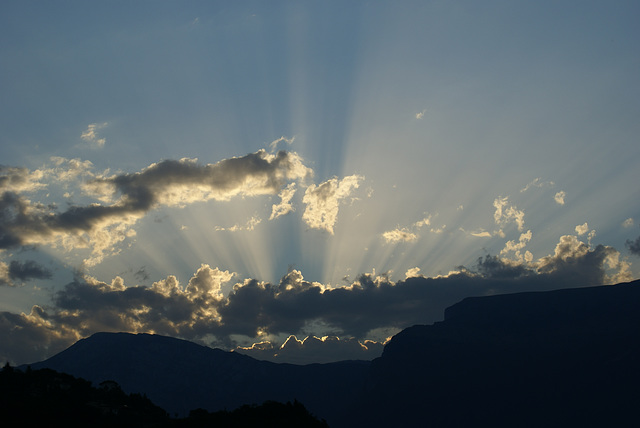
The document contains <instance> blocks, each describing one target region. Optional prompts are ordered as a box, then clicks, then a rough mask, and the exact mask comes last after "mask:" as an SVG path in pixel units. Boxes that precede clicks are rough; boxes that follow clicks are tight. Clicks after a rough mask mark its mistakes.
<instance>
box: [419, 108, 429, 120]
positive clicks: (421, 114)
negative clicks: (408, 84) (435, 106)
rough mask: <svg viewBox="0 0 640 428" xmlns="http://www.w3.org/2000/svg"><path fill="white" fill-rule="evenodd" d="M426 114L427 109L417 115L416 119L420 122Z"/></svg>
mask: <svg viewBox="0 0 640 428" xmlns="http://www.w3.org/2000/svg"><path fill="white" fill-rule="evenodd" d="M426 112H427V109H424V110H422V111H421V112H418V113H416V119H418V120H420V119H422V118H424V115H425V113H426Z"/></svg>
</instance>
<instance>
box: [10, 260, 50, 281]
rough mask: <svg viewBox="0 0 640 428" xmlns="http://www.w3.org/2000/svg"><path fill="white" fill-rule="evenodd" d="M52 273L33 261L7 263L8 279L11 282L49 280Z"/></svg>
mask: <svg viewBox="0 0 640 428" xmlns="http://www.w3.org/2000/svg"><path fill="white" fill-rule="evenodd" d="M52 276H53V274H52V272H51V271H50V270H48V269H46V268H45V267H43V266H41V265H39V264H38V263H36V262H35V261H33V260H27V261H25V262H20V261H17V260H12V261H11V263H9V278H11V279H12V280H16V279H17V280H20V281H26V280H28V279H32V278H33V279H49V278H51V277H52Z"/></svg>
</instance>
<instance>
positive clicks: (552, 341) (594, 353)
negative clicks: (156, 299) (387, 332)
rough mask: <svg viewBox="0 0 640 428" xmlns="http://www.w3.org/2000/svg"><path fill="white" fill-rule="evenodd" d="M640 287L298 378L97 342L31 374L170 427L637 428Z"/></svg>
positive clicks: (560, 297) (428, 336)
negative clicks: (272, 412) (266, 409)
mask: <svg viewBox="0 0 640 428" xmlns="http://www.w3.org/2000/svg"><path fill="white" fill-rule="evenodd" d="M639 309H640V281H634V282H631V283H626V284H618V285H613V286H599V287H586V288H574V289H563V290H557V291H547V292H532V293H517V294H507V295H496V296H487V297H474V298H467V299H464V300H462V301H461V302H459V303H457V304H455V305H453V306H451V307H449V308H448V309H447V310H446V312H445V319H444V321H442V322H438V323H435V324H433V325H419V326H413V327H410V328H407V329H405V330H403V331H402V332H400V333H399V334H397V335H396V336H394V337H393V338H392V339H391V341H390V342H389V343H388V344H387V345H386V346H385V349H384V352H383V355H382V356H381V357H380V358H377V359H376V360H374V361H373V362H366V361H344V362H339V363H330V364H311V365H305V366H298V365H292V364H276V363H270V362H265V361H258V360H255V359H253V358H251V357H248V356H244V355H241V354H238V353H233V352H225V351H222V350H218V349H211V348H208V347H204V346H200V345H197V344H194V343H191V342H188V341H184V340H180V339H174V338H169V337H163V336H156V335H149V334H137V335H134V334H128V333H98V334H94V335H93V336H91V337H89V338H87V339H83V340H80V341H79V342H77V343H76V344H74V345H73V346H71V347H70V348H68V349H67V350H65V351H63V352H61V353H59V354H57V355H55V356H53V357H51V358H49V359H48V360H45V361H43V362H40V363H36V364H32V365H31V366H32V368H34V369H38V368H44V367H46V368H51V369H54V370H57V371H60V372H65V373H69V374H72V375H74V376H77V377H81V378H84V379H87V380H90V381H92V382H93V383H94V384H99V383H100V382H103V381H105V380H114V381H116V382H117V383H118V384H119V385H120V386H121V387H122V389H123V390H124V391H126V392H127V393H144V394H146V396H147V397H148V398H149V399H150V400H151V401H152V402H153V403H154V404H156V405H159V406H161V407H162V408H164V409H165V410H167V411H168V412H169V413H170V414H179V415H185V414H187V413H188V412H189V411H190V410H193V409H198V408H202V409H206V410H208V411H215V410H222V409H234V408H237V407H239V406H241V405H243V404H252V403H255V404H259V403H263V402H265V401H269V400H273V401H279V402H286V401H294V400H298V401H299V402H301V403H303V404H304V406H305V407H306V408H307V409H309V411H310V412H311V413H313V414H314V415H316V416H318V417H320V418H324V419H326V421H327V422H328V423H329V425H330V426H331V427H342V426H344V427H346V426H374V427H375V426H389V425H393V426H408V427H411V426H416V427H421V426H429V427H463V426H464V427H467V426H476V427H477V426H492V427H501V426H505V427H506V426H519V427H523V426H545V427H550V426H563V427H566V426H631V425H633V424H631V422H632V421H635V420H636V419H637V410H636V409H637V403H639V402H640V386H638V385H640V310H639Z"/></svg>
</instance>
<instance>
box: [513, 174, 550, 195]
mask: <svg viewBox="0 0 640 428" xmlns="http://www.w3.org/2000/svg"><path fill="white" fill-rule="evenodd" d="M553 186H555V183H554V182H553V181H542V178H540V177H537V178H535V179H534V180H533V181H532V182H530V183H528V184H527V185H526V186H524V188H522V189H520V193H523V192H526V191H527V190H529V189H530V188H532V187H553Z"/></svg>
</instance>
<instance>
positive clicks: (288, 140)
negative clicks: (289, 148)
mask: <svg viewBox="0 0 640 428" xmlns="http://www.w3.org/2000/svg"><path fill="white" fill-rule="evenodd" d="M295 139H296V137H291V138H287V137H284V136H283V137H280V138H278V139H276V140H273V141H272V142H271V143H269V148H270V149H271V150H275V149H276V147H277V146H278V144H279V143H282V142H285V143H287V144H289V145H291V144H293V141H294V140H295Z"/></svg>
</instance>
